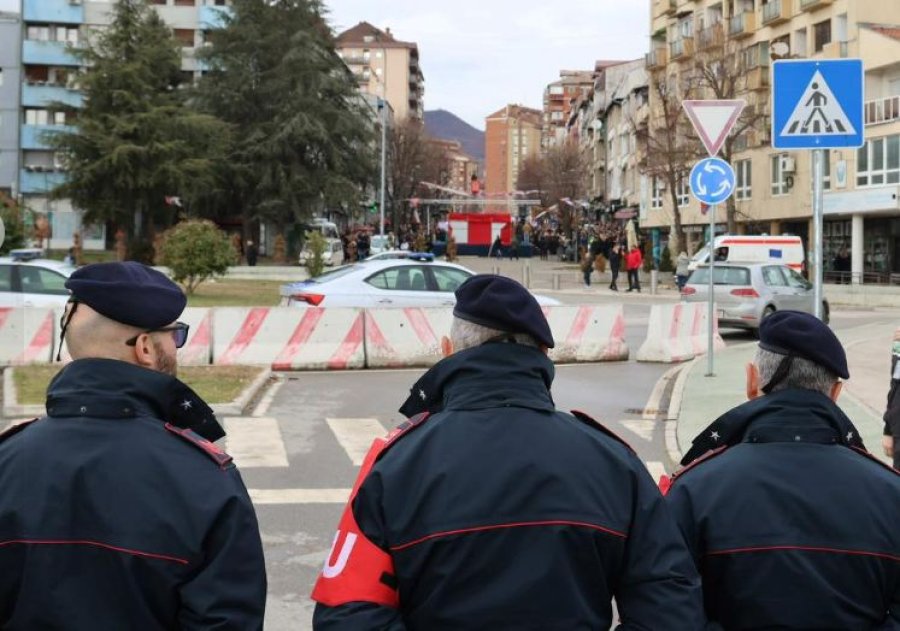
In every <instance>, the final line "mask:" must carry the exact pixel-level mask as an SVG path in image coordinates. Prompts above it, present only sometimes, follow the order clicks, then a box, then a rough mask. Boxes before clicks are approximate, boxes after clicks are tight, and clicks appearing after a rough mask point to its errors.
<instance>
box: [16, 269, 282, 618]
mask: <svg viewBox="0 0 900 631" xmlns="http://www.w3.org/2000/svg"><path fill="white" fill-rule="evenodd" d="M66 287H67V288H68V289H69V290H70V291H71V294H72V296H71V299H70V301H69V303H68V304H67V305H66V309H65V313H64V315H63V318H62V322H61V326H62V334H63V336H64V337H65V341H66V343H67V345H68V348H69V352H70V354H71V355H72V357H73V358H74V361H73V362H72V363H70V364H69V365H67V366H66V367H65V368H63V369H62V371H61V372H60V373H59V374H58V375H57V376H56V377H55V378H54V379H53V381H52V382H51V384H50V387H49V389H48V392H47V416H45V417H43V418H41V419H38V420H36V421H33V422H30V423H26V424H23V425H19V426H16V427H14V428H13V429H10V430H8V431H7V432H6V433H5V434H3V435H2V436H0V489H2V492H0V628H2V629H9V630H11V631H18V630H21V631H34V630H36V629H66V630H67V631H80V630H83V629H84V630H87V629H90V630H91V631H96V630H98V629H99V630H106V629H109V630H111V631H112V630H115V631H122V630H125V629H140V630H154V629H159V630H163V629H165V630H172V629H198V630H199V629H220V630H223V631H224V630H232V629H233V630H235V631H237V630H241V631H244V630H246V629H261V628H262V623H263V612H264V608H265V598H266V575H265V567H264V562H263V551H262V545H261V542H260V537H259V529H258V525H257V521H256V515H255V513H254V511H253V506H252V505H251V503H250V499H249V497H248V495H247V491H246V489H245V487H244V484H243V482H242V480H241V476H240V474H239V473H238V471H237V469H236V468H235V467H234V465H233V464H232V462H231V458H230V457H229V456H228V455H227V454H225V453H224V452H222V451H221V450H220V449H219V448H218V447H216V446H215V445H214V444H213V443H212V442H210V441H213V440H216V439H218V438H221V437H222V436H223V435H224V432H223V431H222V428H221V427H220V426H219V424H218V422H217V421H216V419H215V417H214V416H213V413H212V410H210V408H209V407H208V406H207V405H206V404H205V403H204V402H203V401H202V400H201V399H200V398H199V397H198V396H197V395H196V394H195V393H194V392H193V391H192V390H191V389H190V388H188V387H187V386H186V385H184V384H183V383H181V382H180V381H178V379H176V378H175V371H176V357H175V353H176V349H177V348H178V347H180V346H182V345H183V344H184V342H185V340H186V339H187V333H188V327H187V325H185V324H182V323H180V322H177V321H176V318H177V317H178V316H179V315H180V314H181V312H182V311H183V310H184V306H185V302H186V299H185V297H184V294H183V293H182V292H181V290H180V289H179V288H178V286H177V285H175V284H174V283H173V282H171V281H170V280H169V279H168V278H166V277H165V276H163V275H162V274H160V273H159V272H156V271H154V270H153V269H151V268H149V267H146V266H144V265H141V264H139V263H133V262H126V263H99V264H96V265H88V266H86V267H83V268H81V269H79V270H77V271H75V272H74V273H73V274H72V276H71V277H70V278H69V280H68V281H67V282H66Z"/></svg>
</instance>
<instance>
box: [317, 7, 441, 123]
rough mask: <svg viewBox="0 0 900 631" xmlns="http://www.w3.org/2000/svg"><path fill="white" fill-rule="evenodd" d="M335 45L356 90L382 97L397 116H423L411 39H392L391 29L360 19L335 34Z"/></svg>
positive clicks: (421, 76)
mask: <svg viewBox="0 0 900 631" xmlns="http://www.w3.org/2000/svg"><path fill="white" fill-rule="evenodd" d="M335 46H336V49H337V53H338V55H340V56H341V58H342V59H343V60H344V63H346V64H347V66H348V67H349V68H350V70H351V71H352V72H353V74H354V75H355V76H356V81H357V83H358V85H359V90H360V92H362V93H364V94H374V95H377V96H380V97H382V98H384V99H386V100H387V101H388V102H389V103H390V104H391V107H392V108H393V110H394V115H395V116H396V117H397V120H400V121H402V120H406V119H407V118H414V119H416V120H419V121H424V120H425V101H424V98H425V75H424V74H423V73H422V67H421V65H420V64H419V47H418V46H417V45H416V44H415V43H414V42H402V41H400V40H398V39H396V38H395V37H394V35H393V34H392V33H391V29H385V30H383V31H382V30H380V29H378V28H376V27H374V26H372V25H371V24H369V23H368V22H360V23H359V24H357V25H356V26H354V27H353V28H351V29H348V30H346V31H344V32H343V33H341V34H339V35H338V36H337V40H336V44H335Z"/></svg>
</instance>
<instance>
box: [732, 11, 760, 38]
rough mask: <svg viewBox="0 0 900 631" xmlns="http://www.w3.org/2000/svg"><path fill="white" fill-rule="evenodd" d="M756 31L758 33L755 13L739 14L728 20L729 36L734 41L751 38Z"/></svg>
mask: <svg viewBox="0 0 900 631" xmlns="http://www.w3.org/2000/svg"><path fill="white" fill-rule="evenodd" d="M754 31H756V13H754V12H753V11H745V12H743V13H738V14H737V15H733V16H732V17H731V18H730V19H729V20H728V35H729V36H730V37H733V38H734V39H743V38H744V37H751V36H752V35H753V33H754Z"/></svg>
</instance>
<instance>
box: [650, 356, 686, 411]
mask: <svg viewBox="0 0 900 631" xmlns="http://www.w3.org/2000/svg"><path fill="white" fill-rule="evenodd" d="M682 368H683V366H673V367H672V368H670V369H669V370H667V371H666V372H665V374H663V376H662V377H660V378H659V380H658V381H657V382H656V385H655V386H653V392H651V393H650V398H649V399H647V405H645V406H644V415H643V417H644V419H645V420H648V421H650V420H655V419H656V417H657V416H658V415H659V404H660V403H661V402H662V398H663V394H665V392H666V386H668V385H669V382H670V381H671V380H672V379H674V378H675V377H676V375H677V373H678V372H679V371H680V370H681V369H682Z"/></svg>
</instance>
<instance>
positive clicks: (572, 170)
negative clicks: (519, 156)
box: [517, 140, 590, 233]
mask: <svg viewBox="0 0 900 631" xmlns="http://www.w3.org/2000/svg"><path fill="white" fill-rule="evenodd" d="M589 176H590V163H589V161H588V159H587V157H586V156H585V153H584V151H583V150H582V149H581V147H579V146H578V143H577V142H575V141H574V140H567V141H566V142H563V143H560V144H558V145H554V146H552V147H549V148H548V149H547V150H546V152H545V153H544V154H543V155H542V156H540V157H537V156H534V157H531V158H528V159H527V160H526V161H525V162H523V164H522V169H521V170H520V171H519V179H518V183H517V186H518V188H519V190H525V191H539V193H537V194H538V195H539V196H540V199H541V204H542V205H543V206H545V207H547V206H552V205H553V204H556V205H557V207H558V209H559V218H560V224H561V226H562V229H563V230H564V231H565V232H567V233H568V232H571V231H572V229H573V228H574V226H575V222H576V220H577V210H578V208H579V205H578V202H579V201H580V200H581V199H582V198H583V197H584V196H585V193H586V192H587V180H588V177H589Z"/></svg>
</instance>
